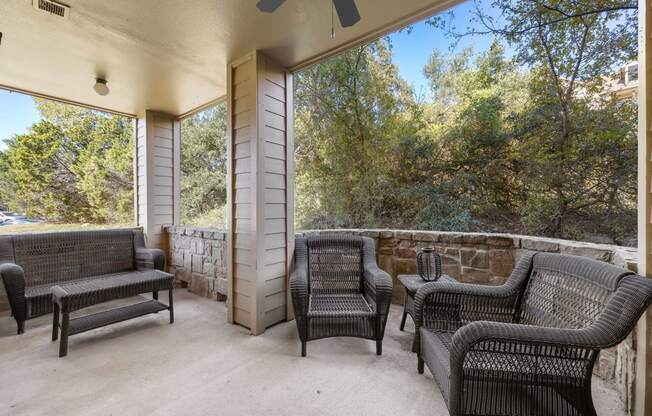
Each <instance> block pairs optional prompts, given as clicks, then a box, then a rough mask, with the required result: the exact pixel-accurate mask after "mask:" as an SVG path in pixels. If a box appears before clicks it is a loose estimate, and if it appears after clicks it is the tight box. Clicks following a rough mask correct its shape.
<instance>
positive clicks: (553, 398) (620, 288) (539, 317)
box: [415, 253, 652, 416]
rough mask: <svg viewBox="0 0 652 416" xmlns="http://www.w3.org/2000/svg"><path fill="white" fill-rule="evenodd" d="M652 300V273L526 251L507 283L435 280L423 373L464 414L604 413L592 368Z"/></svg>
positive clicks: (423, 294) (421, 353)
mask: <svg viewBox="0 0 652 416" xmlns="http://www.w3.org/2000/svg"><path fill="white" fill-rule="evenodd" d="M651 301H652V280H648V279H645V278H642V277H640V276H637V275H635V274H634V273H631V272H629V271H627V270H625V269H621V268H619V267H615V266H612V265H610V264H607V263H603V262H598V261H595V260H590V259H586V258H582V257H576V256H567V255H561V254H549V253H539V254H531V253H530V254H526V255H525V256H523V257H522V258H521V259H520V261H519V263H518V265H517V267H516V268H515V270H514V271H513V272H512V274H511V276H510V278H509V279H508V281H507V282H506V283H505V284H504V285H503V286H499V287H487V286H479V285H471V284H456V283H453V284H451V283H439V282H435V283H429V284H427V285H425V286H424V287H423V288H421V289H420V290H419V291H418V292H417V295H416V299H415V315H416V316H415V323H416V328H417V331H416V333H417V337H418V340H417V349H418V351H417V354H418V371H419V373H422V372H423V369H424V364H425V365H427V366H428V368H429V369H430V371H431V372H432V374H433V377H434V379H435V381H436V382H437V384H438V385H439V387H440V390H441V391H442V394H443V396H444V399H445V400H446V403H447V404H448V408H449V411H450V414H451V415H452V416H457V415H509V416H514V415H550V414H554V415H559V416H564V415H595V414H596V413H595V408H594V406H593V400H592V397H591V374H592V371H593V365H594V363H595V361H596V359H597V357H598V354H599V352H600V350H601V349H603V348H609V347H612V346H614V345H617V344H618V343H620V342H621V341H622V340H623V339H625V337H626V336H627V335H628V334H629V333H630V331H631V330H632V329H633V328H634V326H635V325H636V322H637V321H638V319H639V318H640V316H641V315H642V313H643V312H644V311H645V310H646V308H647V307H648V306H649V305H650V302H651Z"/></svg>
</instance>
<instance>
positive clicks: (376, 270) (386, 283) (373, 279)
mask: <svg viewBox="0 0 652 416" xmlns="http://www.w3.org/2000/svg"><path fill="white" fill-rule="evenodd" d="M364 282H365V294H366V295H368V296H369V297H370V298H371V299H372V300H373V302H374V303H375V304H376V313H377V314H387V312H388V308H389V305H390V304H391V303H392V291H393V288H394V285H393V283H392V278H391V276H390V275H389V274H388V273H387V272H386V271H384V270H382V269H381V268H380V267H378V266H376V265H373V266H366V267H365V268H364Z"/></svg>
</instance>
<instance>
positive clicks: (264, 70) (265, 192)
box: [227, 51, 294, 335]
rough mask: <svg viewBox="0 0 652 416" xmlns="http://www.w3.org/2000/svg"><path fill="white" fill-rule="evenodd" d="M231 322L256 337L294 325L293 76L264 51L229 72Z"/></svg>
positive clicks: (229, 296)
mask: <svg viewBox="0 0 652 416" xmlns="http://www.w3.org/2000/svg"><path fill="white" fill-rule="evenodd" d="M227 88H228V93H227V106H228V127H227V131H228V137H227V159H228V163H227V247H228V253H227V270H228V282H229V289H228V300H227V302H228V319H229V322H231V323H237V324H240V325H243V326H245V327H247V328H249V329H250V330H251V332H252V333H253V334H256V335H257V334H261V333H262V332H264V331H265V328H267V327H269V326H270V325H273V324H275V323H277V322H280V321H283V320H286V319H288V318H291V310H290V309H291V308H290V307H289V302H288V294H287V292H288V284H287V274H288V269H289V261H290V259H291V256H292V252H293V250H294V214H293V204H294V191H293V183H294V174H293V163H294V158H293V154H294V146H293V141H292V123H293V121H292V112H293V109H292V75H291V74H290V73H288V72H287V71H286V70H285V69H284V68H282V67H280V66H279V65H277V64H276V63H274V62H273V61H272V60H270V59H269V58H268V57H266V56H265V55H263V54H261V53H260V52H258V51H255V52H252V53H250V54H248V55H246V56H244V57H242V58H241V59H238V60H236V61H234V62H232V63H230V64H229V65H228V67H227Z"/></svg>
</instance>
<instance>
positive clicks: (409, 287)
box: [398, 274, 457, 331]
mask: <svg viewBox="0 0 652 416" xmlns="http://www.w3.org/2000/svg"><path fill="white" fill-rule="evenodd" d="M398 280H399V281H400V282H401V283H402V284H403V286H404V287H405V301H404V302H403V318H402V319H401V331H403V329H404V328H405V319H406V318H407V316H408V315H410V318H412V320H413V321H414V295H416V293H417V291H418V290H419V289H420V288H421V287H422V286H423V285H425V284H426V283H430V282H426V281H425V280H423V279H422V278H421V277H419V276H418V275H416V274H400V275H398ZM437 281H438V282H440V281H441V282H447V283H457V280H455V279H453V278H452V277H450V276H448V275H446V274H442V275H441V277H440V278H439V280H437Z"/></svg>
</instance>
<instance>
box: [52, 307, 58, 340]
mask: <svg viewBox="0 0 652 416" xmlns="http://www.w3.org/2000/svg"><path fill="white" fill-rule="evenodd" d="M58 338H59V304H58V303H55V304H54V311H52V341H56V340H57V339H58Z"/></svg>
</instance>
